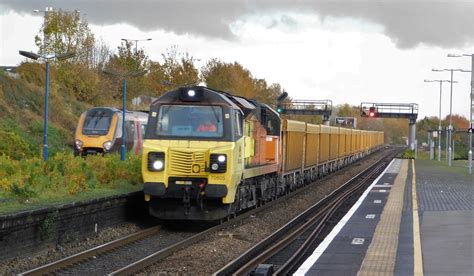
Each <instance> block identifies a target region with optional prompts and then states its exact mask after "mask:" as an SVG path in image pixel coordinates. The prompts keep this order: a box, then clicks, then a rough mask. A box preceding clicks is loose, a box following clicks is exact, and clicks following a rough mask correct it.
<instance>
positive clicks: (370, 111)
mask: <svg viewBox="0 0 474 276" xmlns="http://www.w3.org/2000/svg"><path fill="white" fill-rule="evenodd" d="M369 117H370V118H375V117H377V112H375V107H371V108H370V109H369Z"/></svg>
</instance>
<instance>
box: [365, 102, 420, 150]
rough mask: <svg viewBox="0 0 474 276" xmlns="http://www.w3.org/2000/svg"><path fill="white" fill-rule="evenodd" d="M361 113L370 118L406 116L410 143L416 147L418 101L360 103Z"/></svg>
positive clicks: (411, 146)
mask: <svg viewBox="0 0 474 276" xmlns="http://www.w3.org/2000/svg"><path fill="white" fill-rule="evenodd" d="M360 115H361V116H362V117H370V118H406V119H408V126H409V133H408V145H409V146H410V148H411V149H415V136H416V119H417V118H418V104H416V103H370V102H363V103H361V104H360Z"/></svg>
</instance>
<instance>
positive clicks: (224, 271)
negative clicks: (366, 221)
mask: <svg viewBox="0 0 474 276" xmlns="http://www.w3.org/2000/svg"><path fill="white" fill-rule="evenodd" d="M394 152H395V151H390V153H389V154H387V155H385V156H384V157H382V158H380V159H379V160H378V161H376V162H375V163H374V164H373V165H371V166H370V167H369V168H367V169H365V170H364V171H362V172H360V173H359V174H357V175H356V176H355V177H353V178H351V179H350V180H349V181H347V182H346V183H345V184H343V185H342V186H341V187H339V188H338V189H336V190H335V191H333V192H332V193H331V194H330V195H328V196H327V197H325V198H324V199H322V200H321V201H319V202H317V203H316V204H314V205H313V206H311V207H310V208H308V209H307V210H306V211H305V212H303V213H302V214H300V215H299V216H297V217H295V218H294V219H293V220H291V221H290V222H288V223H287V224H286V225H284V226H283V227H281V228H280V229H279V230H277V231H276V232H274V233H273V234H272V235H270V236H269V237H267V238H266V239H264V240H262V241H261V242H260V243H258V244H256V245H255V246H253V247H252V248H250V249H249V250H247V251H246V252H245V253H243V254H242V255H240V256H239V257H238V258H236V259H235V260H233V261H232V262H230V263H228V264H227V265H226V266H224V267H223V268H221V269H220V270H219V271H217V272H216V273H214V275H229V274H234V275H242V274H245V273H248V272H250V271H251V270H247V269H241V268H243V267H244V266H246V264H247V263H249V262H252V260H253V259H254V258H259V257H258V256H259V252H262V250H264V248H270V247H272V245H274V247H275V248H276V247H281V245H279V244H280V240H282V239H284V238H283V237H284V236H285V235H286V233H287V232H289V231H291V229H292V228H294V227H295V225H300V224H301V223H303V224H304V221H306V220H308V217H309V216H310V214H312V213H315V212H316V210H321V208H324V209H327V208H329V207H325V206H326V205H327V204H328V202H329V201H331V200H334V198H335V197H337V196H338V195H340V194H341V193H342V192H343V191H344V189H346V188H347V187H348V186H350V185H351V184H353V183H357V182H361V183H362V184H361V185H363V184H364V182H366V180H367V179H369V178H370V177H371V175H372V174H373V173H374V171H379V169H380V167H381V163H382V162H383V161H384V160H385V159H387V158H393V157H394V156H395V154H394ZM361 179H363V180H364V181H361ZM349 194H350V193H349ZM341 201H342V200H341ZM320 224H321V226H322V225H324V222H321V223H320ZM283 247H284V246H283ZM262 258H264V257H262ZM266 259H268V258H266ZM263 261H264V260H263ZM263 261H261V262H263ZM261 262H260V263H261ZM260 263H258V264H260ZM258 264H257V265H258ZM253 268H255V266H254V267H252V269H253Z"/></svg>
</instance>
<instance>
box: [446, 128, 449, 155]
mask: <svg viewBox="0 0 474 276" xmlns="http://www.w3.org/2000/svg"><path fill="white" fill-rule="evenodd" d="M448 135H449V131H448V128H447V127H446V161H448V142H449V140H448Z"/></svg>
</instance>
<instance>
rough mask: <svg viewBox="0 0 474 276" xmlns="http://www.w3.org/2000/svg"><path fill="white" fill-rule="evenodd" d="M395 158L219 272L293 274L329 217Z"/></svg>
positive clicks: (348, 184)
mask: <svg viewBox="0 0 474 276" xmlns="http://www.w3.org/2000/svg"><path fill="white" fill-rule="evenodd" d="M393 157H394V154H390V155H389V156H387V157H384V158H382V159H381V160H379V161H378V162H376V163H375V164H374V165H372V166H371V167H369V168H367V169H366V170H364V171H363V172H361V173H359V174H358V175H356V176H355V177H353V178H352V179H350V180H349V181H348V182H346V183H345V184H344V185H343V186H341V187H340V188H339V189H337V190H335V191H334V192H333V193H331V194H330V195H329V196H327V197H326V198H324V199H323V200H321V201H319V202H318V203H316V204H314V205H313V206H311V207H310V208H308V209H307V210H306V211H305V212H303V213H302V214H300V215H299V216H298V217H296V218H294V219H293V220H291V221H290V222H288V223H287V224H286V225H284V226H283V227H281V228H280V229H278V230H277V231H276V232H274V233H273V234H272V235H270V236H269V237H267V238H266V239H265V240H262V241H261V242H260V243H258V244H256V245H255V246H253V247H252V248H250V249H249V250H248V251H246V252H245V253H243V254H242V255H240V256H239V257H238V258H236V259H235V260H233V261H231V262H230V263H228V264H227V265H226V266H225V267H223V268H221V269H220V270H219V271H217V272H216V273H215V275H231V274H232V275H248V274H249V273H252V272H255V271H256V270H258V271H259V272H262V273H269V272H270V273H272V274H276V275H287V274H290V273H291V272H292V271H294V270H295V268H297V267H298V266H299V265H300V263H301V262H302V261H304V256H305V254H306V253H307V252H308V251H309V250H310V248H312V246H314V245H315V242H316V240H318V238H320V234H321V233H322V232H323V230H324V227H325V225H326V224H327V222H328V220H330V219H331V218H332V216H333V215H334V214H335V213H336V212H337V210H338V209H339V208H340V207H341V206H342V205H343V204H344V203H345V201H346V200H347V199H348V198H349V197H351V196H353V195H354V193H357V192H360V191H361V190H363V189H365V188H366V187H367V185H370V183H372V182H373V180H374V179H375V178H376V177H377V176H378V175H379V174H380V173H381V172H382V171H383V170H384V168H385V167H386V166H387V165H388V164H389V162H390V160H391V159H393ZM262 275H263V274H262Z"/></svg>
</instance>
